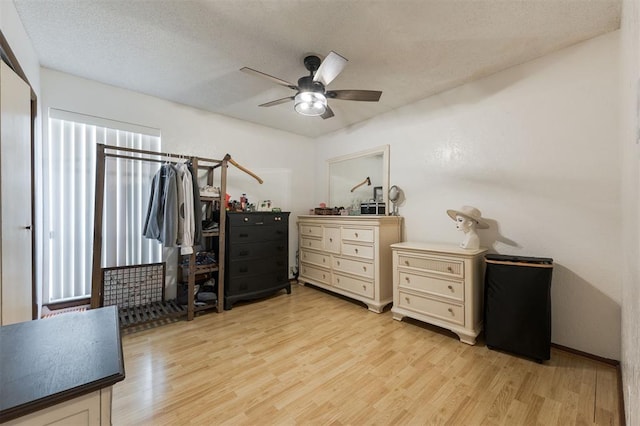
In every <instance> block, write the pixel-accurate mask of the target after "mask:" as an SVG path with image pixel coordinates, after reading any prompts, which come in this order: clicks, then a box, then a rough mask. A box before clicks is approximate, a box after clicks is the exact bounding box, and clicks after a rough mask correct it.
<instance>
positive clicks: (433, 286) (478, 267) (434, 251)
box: [391, 242, 487, 345]
mask: <svg viewBox="0 0 640 426" xmlns="http://www.w3.org/2000/svg"><path fill="white" fill-rule="evenodd" d="M391 248H392V250H393V308H392V309H391V312H392V313H393V318H394V319H396V320H398V321H401V320H402V318H404V317H410V318H415V319H417V320H420V321H424V322H428V323H430V324H434V325H437V326H439V327H443V328H447V329H449V330H451V331H453V332H454V333H456V334H457V335H458V336H459V337H460V341H462V342H464V343H468V344H470V345H473V344H475V342H476V337H477V336H478V334H479V333H480V331H481V330H482V317H483V303H482V302H483V299H484V295H483V277H484V274H483V272H484V261H483V255H484V253H486V251H487V249H484V248H480V249H476V250H467V249H462V248H460V247H458V246H455V245H443V244H439V245H438V244H428V243H413V242H405V243H398V244H393V245H392V246H391Z"/></svg>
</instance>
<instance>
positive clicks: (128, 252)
mask: <svg viewBox="0 0 640 426" xmlns="http://www.w3.org/2000/svg"><path fill="white" fill-rule="evenodd" d="M98 143H104V144H106V145H112V146H125V147H130V148H138V149H144V150H150V151H160V132H159V131H158V130H156V129H150V128H146V127H142V126H137V125H132V124H128V123H121V122H116V121H111V120H105V119H101V118H97V117H92V116H87V115H83V114H76V113H70V112H67V111H61V110H55V109H51V110H50V111H49V127H48V143H47V146H45V149H44V156H43V158H44V161H43V164H44V170H43V177H44V185H43V186H44V188H43V194H44V200H43V201H44V210H43V216H44V223H43V231H44V232H43V235H44V247H43V260H44V265H43V302H44V303H45V304H47V303H53V302H60V301H68V300H72V299H77V298H86V297H90V295H91V267H92V265H91V263H92V256H93V229H94V228H93V227H94V203H95V171H96V144H98ZM157 169H158V164H153V163H148V162H144V161H131V160H122V159H115V158H109V159H107V162H106V164H105V182H106V183H105V185H106V186H105V199H104V226H103V233H102V266H103V267H110V266H124V265H132V264H139V263H154V262H160V261H161V259H162V246H161V245H160V244H159V243H158V242H157V241H154V240H149V239H146V238H144V236H143V235H142V227H143V225H144V220H145V217H146V209H147V202H148V199H149V190H150V186H151V180H152V179H153V175H154V174H155V172H156V171H157Z"/></svg>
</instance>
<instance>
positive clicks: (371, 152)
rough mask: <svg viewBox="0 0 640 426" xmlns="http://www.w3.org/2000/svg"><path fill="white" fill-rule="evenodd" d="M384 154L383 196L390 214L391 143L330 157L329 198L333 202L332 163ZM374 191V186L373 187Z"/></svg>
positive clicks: (328, 172) (328, 165)
mask: <svg viewBox="0 0 640 426" xmlns="http://www.w3.org/2000/svg"><path fill="white" fill-rule="evenodd" d="M378 155H382V197H383V202H384V206H385V210H384V211H385V216H388V215H389V145H382V146H378V147H375V148H370V149H366V150H364V151H359V152H354V153H353V154H347V155H342V156H339V157H334V158H329V159H328V160H327V180H328V185H327V200H329V203H331V202H332V198H331V165H333V164H336V163H340V162H343V161H349V160H354V159H359V158H366V157H375V156H378ZM371 191H372V192H373V188H372V189H371Z"/></svg>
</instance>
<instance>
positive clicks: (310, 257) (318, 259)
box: [300, 250, 331, 268]
mask: <svg viewBox="0 0 640 426" xmlns="http://www.w3.org/2000/svg"><path fill="white" fill-rule="evenodd" d="M300 261H301V262H305V263H313V264H316V265H320V266H324V267H327V268H328V267H329V265H330V264H331V257H330V256H328V255H326V254H322V253H316V252H313V251H307V250H300Z"/></svg>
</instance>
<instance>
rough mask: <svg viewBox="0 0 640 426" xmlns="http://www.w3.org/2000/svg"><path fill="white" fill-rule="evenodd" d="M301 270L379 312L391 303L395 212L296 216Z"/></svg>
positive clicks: (398, 228) (303, 279)
mask: <svg viewBox="0 0 640 426" xmlns="http://www.w3.org/2000/svg"><path fill="white" fill-rule="evenodd" d="M298 232H299V247H300V253H299V256H300V274H299V277H298V282H300V283H301V284H305V283H309V284H313V285H315V286H318V287H321V288H323V289H325V290H330V291H332V292H334V293H338V294H341V295H343V296H347V297H350V298H352V299H356V300H359V301H361V302H363V303H365V304H366V305H367V306H368V308H369V310H371V311H373V312H377V313H380V312H382V310H383V309H384V307H385V306H386V305H388V304H389V303H391V302H392V301H393V277H392V270H391V248H390V246H391V244H393V243H397V242H399V241H400V240H401V235H402V218H401V217H399V216H367V215H363V216H298Z"/></svg>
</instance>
